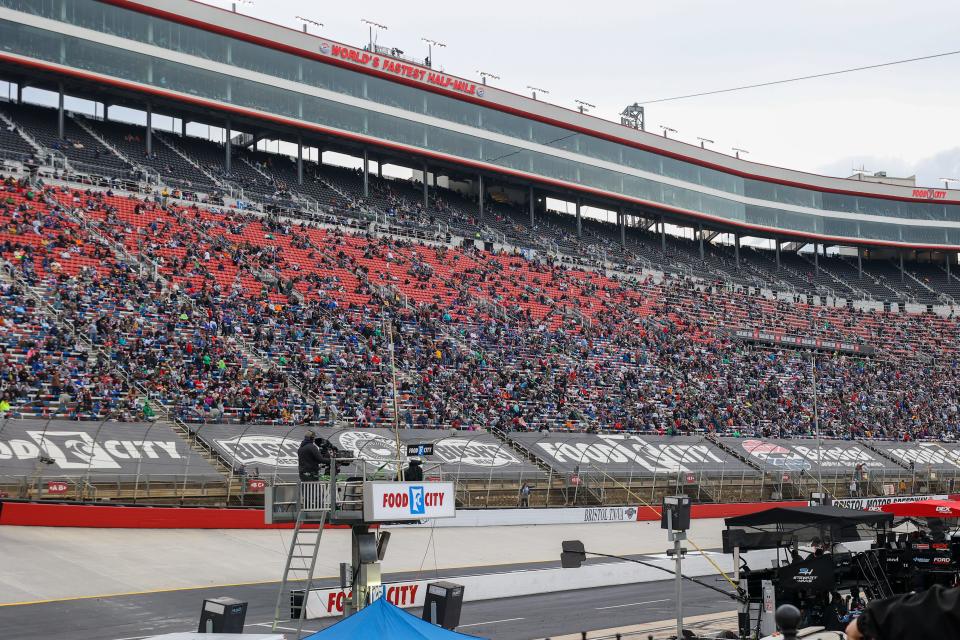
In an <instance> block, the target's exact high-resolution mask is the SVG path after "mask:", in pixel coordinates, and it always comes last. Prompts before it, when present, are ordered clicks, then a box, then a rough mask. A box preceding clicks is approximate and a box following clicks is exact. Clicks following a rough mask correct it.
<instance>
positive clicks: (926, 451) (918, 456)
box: [870, 442, 960, 472]
mask: <svg viewBox="0 0 960 640" xmlns="http://www.w3.org/2000/svg"><path fill="white" fill-rule="evenodd" d="M870 446H871V447H876V448H877V449H880V450H881V451H883V452H884V453H885V454H886V455H888V456H890V457H891V458H893V459H894V460H897V461H899V462H900V463H901V464H902V465H903V466H904V467H906V468H908V469H913V470H914V471H917V472H923V471H931V470H933V471H954V472H956V471H960V445H958V444H957V443H955V442H943V443H940V442H871V443H870Z"/></svg>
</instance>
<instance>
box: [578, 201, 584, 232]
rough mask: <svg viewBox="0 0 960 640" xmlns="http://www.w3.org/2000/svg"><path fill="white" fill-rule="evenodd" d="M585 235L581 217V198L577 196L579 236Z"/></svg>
mask: <svg viewBox="0 0 960 640" xmlns="http://www.w3.org/2000/svg"><path fill="white" fill-rule="evenodd" d="M582 235H583V222H582V220H581V218H580V198H577V237H578V238H579V237H580V236H582Z"/></svg>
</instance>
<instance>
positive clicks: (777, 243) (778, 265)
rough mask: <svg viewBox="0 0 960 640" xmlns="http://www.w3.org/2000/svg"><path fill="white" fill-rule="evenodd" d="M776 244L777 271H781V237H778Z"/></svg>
mask: <svg viewBox="0 0 960 640" xmlns="http://www.w3.org/2000/svg"><path fill="white" fill-rule="evenodd" d="M774 244H776V245H777V271H780V238H776V239H775V240H774Z"/></svg>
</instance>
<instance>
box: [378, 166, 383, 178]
mask: <svg viewBox="0 0 960 640" xmlns="http://www.w3.org/2000/svg"><path fill="white" fill-rule="evenodd" d="M377 177H378V178H380V179H381V180H383V163H382V162H377Z"/></svg>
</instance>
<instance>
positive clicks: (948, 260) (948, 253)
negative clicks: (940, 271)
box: [947, 251, 950, 280]
mask: <svg viewBox="0 0 960 640" xmlns="http://www.w3.org/2000/svg"><path fill="white" fill-rule="evenodd" d="M949 279H950V252H949V251H947V280H949Z"/></svg>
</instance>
